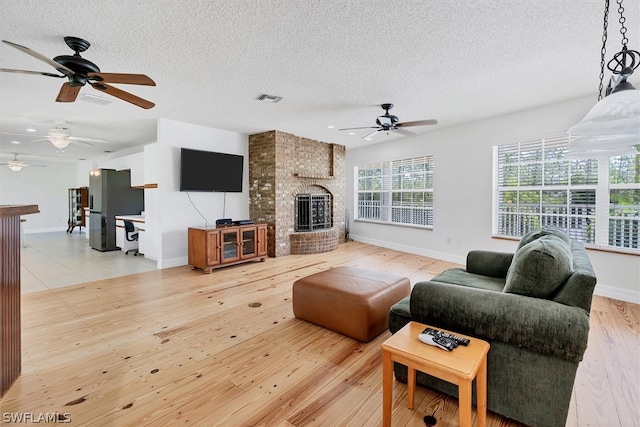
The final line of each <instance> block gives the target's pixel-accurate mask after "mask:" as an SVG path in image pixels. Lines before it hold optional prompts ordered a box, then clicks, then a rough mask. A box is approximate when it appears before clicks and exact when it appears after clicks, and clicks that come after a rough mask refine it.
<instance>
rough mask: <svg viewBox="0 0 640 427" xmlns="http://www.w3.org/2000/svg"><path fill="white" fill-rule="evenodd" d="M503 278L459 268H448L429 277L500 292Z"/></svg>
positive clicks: (444, 281)
mask: <svg viewBox="0 0 640 427" xmlns="http://www.w3.org/2000/svg"><path fill="white" fill-rule="evenodd" d="M504 280H505V279H501V278H499V277H489V276H482V275H480V274H474V273H469V272H467V271H465V270H463V269H461V268H450V269H448V270H445V271H443V272H442V273H440V274H438V275H437V276H436V277H434V278H433V279H431V281H432V282H440V283H450V284H452V285H460V286H468V287H470V288H478V289H485V290H488V291H496V292H502V290H503V288H504Z"/></svg>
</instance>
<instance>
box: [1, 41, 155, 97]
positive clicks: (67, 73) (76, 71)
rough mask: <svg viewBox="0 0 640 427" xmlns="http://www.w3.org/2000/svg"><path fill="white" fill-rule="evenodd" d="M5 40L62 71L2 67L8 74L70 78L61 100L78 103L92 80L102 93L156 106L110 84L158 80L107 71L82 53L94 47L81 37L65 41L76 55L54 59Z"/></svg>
mask: <svg viewBox="0 0 640 427" xmlns="http://www.w3.org/2000/svg"><path fill="white" fill-rule="evenodd" d="M2 41H3V42H4V43H6V44H8V45H9V46H11V47H14V48H16V49H18V50H20V51H22V52H24V53H26V54H28V55H31V56H33V57H34V58H36V59H39V60H41V61H43V62H46V63H47V64H49V65H51V66H52V67H53V68H55V69H56V70H57V71H58V72H59V73H61V74H54V73H47V72H40V71H28V70H12V69H8V68H0V71H2V72H5V73H23V74H40V75H43V76H48V77H58V78H65V77H66V78H67V79H68V80H69V81H68V82H65V83H64V84H63V85H62V88H61V89H60V92H59V93H58V97H57V98H56V101H57V102H74V101H75V100H76V98H77V97H78V93H79V92H80V88H81V87H82V86H84V85H85V84H87V83H89V85H91V87H93V88H94V89H96V90H99V91H101V92H105V93H107V94H109V95H112V96H115V97H116V98H120V99H122V100H123V101H127V102H130V103H131V104H134V105H137V106H138V107H141V108H145V109H148V108H152V107H153V106H154V105H155V104H154V103H153V102H150V101H147V100H146V99H143V98H140V97H138V96H136V95H133V94H131V93H129V92H125V91H124V90H121V89H118V88H116V87H113V86H110V85H109V84H107V83H122V84H133V85H145V86H155V85H156V83H155V82H154V81H153V80H151V79H150V78H149V77H147V76H146V75H144V74H121V73H103V72H101V71H100V68H98V66H97V65H96V64H94V63H93V62H91V61H89V60H87V59H84V58H83V57H81V56H80V52H84V51H85V50H87V49H88V48H89V46H90V44H89V42H88V41H86V40H83V39H81V38H78V37H65V38H64V41H65V42H66V43H67V46H69V47H70V48H71V50H73V51H74V52H75V54H73V55H59V56H56V57H55V58H53V59H49V58H47V57H46V56H44V55H42V54H40V53H38V52H36V51H34V50H32V49H29V48H28V47H24V46H21V45H19V44H16V43H13V42H10V41H7V40H2Z"/></svg>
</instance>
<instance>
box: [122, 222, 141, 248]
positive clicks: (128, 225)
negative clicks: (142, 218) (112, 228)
mask: <svg viewBox="0 0 640 427" xmlns="http://www.w3.org/2000/svg"><path fill="white" fill-rule="evenodd" d="M124 236H125V238H126V239H127V241H129V242H137V241H138V232H136V228H135V227H134V226H133V223H132V222H131V221H127V220H126V219H125V220H124ZM131 251H135V252H134V253H133V256H138V248H136V249H129V250H128V251H126V252H125V253H124V254H125V255H129V252H131Z"/></svg>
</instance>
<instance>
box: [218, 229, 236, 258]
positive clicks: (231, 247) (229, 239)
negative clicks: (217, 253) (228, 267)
mask: <svg viewBox="0 0 640 427" xmlns="http://www.w3.org/2000/svg"><path fill="white" fill-rule="evenodd" d="M238 247H239V244H238V230H231V231H223V232H222V262H225V261H233V260H237V259H240V252H239V250H238Z"/></svg>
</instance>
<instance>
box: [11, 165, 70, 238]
mask: <svg viewBox="0 0 640 427" xmlns="http://www.w3.org/2000/svg"><path fill="white" fill-rule="evenodd" d="M6 160H10V159H6V158H2V163H6ZM25 162H26V163H34V164H39V165H45V167H37V166H27V167H25V168H23V169H22V170H21V171H20V172H13V171H12V170H10V169H9V168H8V167H6V166H0V205H12V204H18V205H38V208H39V209H40V213H38V214H33V215H28V216H25V218H24V219H26V220H27V221H26V222H25V223H24V224H23V229H24V232H25V233H40V232H47V231H64V230H66V229H67V220H68V219H69V193H68V189H69V188H72V187H76V167H75V165H74V164H73V163H62V162H51V161H47V160H40V159H38V160H37V161H31V160H25Z"/></svg>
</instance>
